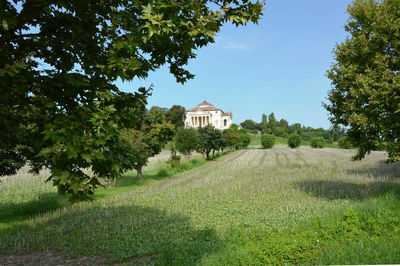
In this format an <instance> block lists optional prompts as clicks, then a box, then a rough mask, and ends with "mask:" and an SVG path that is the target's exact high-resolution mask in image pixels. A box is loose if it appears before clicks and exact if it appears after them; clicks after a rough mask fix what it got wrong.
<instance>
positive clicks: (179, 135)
mask: <svg viewBox="0 0 400 266" xmlns="http://www.w3.org/2000/svg"><path fill="white" fill-rule="evenodd" d="M197 145H198V134H197V131H196V130H195V129H193V128H179V129H178V130H177V132H176V136H175V147H176V149H177V150H178V151H179V152H180V153H182V154H184V155H186V156H190V154H191V153H192V151H195V150H196V148H197Z"/></svg>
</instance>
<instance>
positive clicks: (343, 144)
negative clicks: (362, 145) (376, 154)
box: [338, 136, 353, 149]
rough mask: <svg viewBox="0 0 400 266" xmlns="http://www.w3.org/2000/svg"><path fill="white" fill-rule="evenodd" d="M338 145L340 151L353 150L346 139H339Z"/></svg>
mask: <svg viewBox="0 0 400 266" xmlns="http://www.w3.org/2000/svg"><path fill="white" fill-rule="evenodd" d="M338 143H339V147H340V148H342V149H351V148H353V145H352V144H351V142H350V141H349V138H348V137H346V136H345V137H341V138H340V139H339V141H338Z"/></svg>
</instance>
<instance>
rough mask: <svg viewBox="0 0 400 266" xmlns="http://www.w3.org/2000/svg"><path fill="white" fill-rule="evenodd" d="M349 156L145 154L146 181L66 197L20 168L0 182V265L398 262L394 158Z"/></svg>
mask: <svg viewBox="0 0 400 266" xmlns="http://www.w3.org/2000/svg"><path fill="white" fill-rule="evenodd" d="M354 153H355V152H354V151H352V150H341V149H333V148H325V149H311V148H309V147H304V146H303V147H301V148H299V149H294V150H293V149H288V148H286V146H285V145H276V147H275V148H274V149H271V150H261V149H247V150H239V151H235V152H232V153H229V154H227V155H224V156H222V157H220V158H217V159H215V160H214V161H210V162H205V161H204V160H203V161H201V160H202V159H197V160H200V161H196V162H197V163H193V164H196V165H194V166H193V167H192V168H191V169H190V168H188V169H189V170H186V171H184V172H181V173H176V174H174V175H161V174H160V167H162V164H163V161H162V160H161V161H160V160H158V161H157V160H154V161H153V162H152V163H151V164H150V166H149V167H147V169H146V171H145V178H148V179H152V182H146V180H144V181H142V182H136V181H134V179H135V174H134V173H130V174H127V175H126V176H125V177H124V178H123V179H122V180H120V181H119V182H118V183H117V186H116V187H114V188H109V189H106V190H103V189H102V190H99V191H97V194H96V197H95V199H94V200H93V201H88V202H81V203H78V204H74V205H70V204H69V203H68V202H67V201H66V200H65V199H64V198H62V197H61V196H59V195H58V194H57V193H56V192H55V189H54V188H53V187H52V186H51V184H48V183H43V181H44V180H45V176H46V174H47V173H43V175H42V176H41V177H33V176H31V175H29V174H26V173H23V172H21V173H20V174H19V175H18V176H14V177H6V178H2V179H1V183H0V264H2V263H1V262H2V261H3V262H5V263H6V264H7V263H11V262H20V263H21V264H24V263H26V262H30V263H32V262H33V263H34V264H35V262H36V263H38V262H42V263H43V262H47V263H50V264H57V263H64V264H68V263H71V264H76V263H82V264H94V263H96V264H114V263H124V264H172V265H194V264H199V265H235V264H242V265H246V264H251V265H262V264H285V263H287V264H384V263H400V245H399V243H400V213H399V209H400V208H399V207H400V198H399V196H400V189H399V188H400V186H399V184H400V164H389V165H388V164H385V163H384V160H385V159H386V155H385V153H383V152H373V153H372V154H370V155H369V156H367V157H366V158H365V159H364V160H362V161H356V162H354V161H351V157H352V156H353V155H354ZM163 158H164V157H163ZM165 158H166V157H165ZM165 158H164V159H165Z"/></svg>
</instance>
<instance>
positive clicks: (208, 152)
mask: <svg viewBox="0 0 400 266" xmlns="http://www.w3.org/2000/svg"><path fill="white" fill-rule="evenodd" d="M206 158H207V160H209V159H210V151H207V152H206Z"/></svg>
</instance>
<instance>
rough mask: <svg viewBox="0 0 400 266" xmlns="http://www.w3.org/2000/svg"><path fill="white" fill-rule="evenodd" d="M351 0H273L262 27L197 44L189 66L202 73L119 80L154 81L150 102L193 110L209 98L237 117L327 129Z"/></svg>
mask: <svg viewBox="0 0 400 266" xmlns="http://www.w3.org/2000/svg"><path fill="white" fill-rule="evenodd" d="M350 2H351V1H349V0H269V1H267V4H266V6H265V10H264V16H263V18H262V19H261V21H260V23H259V25H253V24H248V26H246V27H240V28H236V27H235V26H233V25H228V24H227V25H225V26H224V27H223V28H222V30H221V32H219V34H218V35H217V37H216V42H215V43H214V44H210V45H209V46H207V47H203V48H202V49H200V50H198V53H197V58H196V59H192V60H191V61H190V63H189V65H188V66H187V68H188V69H189V70H190V71H191V72H192V73H194V74H195V75H196V76H195V78H194V79H192V80H190V81H188V82H187V83H185V84H184V85H181V84H178V83H176V81H175V79H174V77H173V76H172V75H171V74H169V72H168V68H166V67H163V68H161V69H159V70H156V71H155V72H152V73H150V75H149V77H148V78H146V79H144V80H138V79H135V80H133V81H131V82H125V83H122V82H118V83H117V85H118V87H120V88H121V89H122V90H124V91H133V90H135V89H137V88H138V87H140V86H146V87H148V86H150V84H153V85H154V91H153V95H152V96H151V97H150V98H149V106H153V105H157V106H161V107H171V106H172V105H174V104H179V105H182V106H184V107H185V108H192V107H194V106H196V105H197V104H199V103H200V102H202V101H204V100H206V101H208V102H210V103H212V104H213V105H214V106H216V107H219V108H221V109H222V110H224V111H231V112H233V121H234V123H240V122H243V121H244V120H245V119H253V120H255V121H257V122H259V121H260V120H261V115H262V114H263V113H266V114H269V113H271V112H274V113H275V117H276V118H277V119H280V118H285V119H286V120H288V121H289V123H290V124H292V123H301V124H303V125H307V126H312V127H323V128H329V127H330V123H329V121H328V114H327V112H326V111H325V110H324V109H323V107H322V104H321V103H322V101H324V100H325V97H326V95H327V92H328V90H329V89H330V87H331V86H330V81H329V80H328V79H327V78H326V71H327V70H328V69H329V67H330V65H331V64H332V62H333V55H332V50H333V48H334V47H335V44H336V43H337V42H340V41H343V40H344V39H345V37H346V33H345V31H344V25H345V23H346V20H347V18H348V16H347V14H346V8H347V5H348V4H349V3H350Z"/></svg>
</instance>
